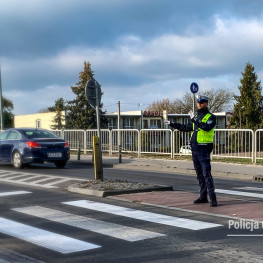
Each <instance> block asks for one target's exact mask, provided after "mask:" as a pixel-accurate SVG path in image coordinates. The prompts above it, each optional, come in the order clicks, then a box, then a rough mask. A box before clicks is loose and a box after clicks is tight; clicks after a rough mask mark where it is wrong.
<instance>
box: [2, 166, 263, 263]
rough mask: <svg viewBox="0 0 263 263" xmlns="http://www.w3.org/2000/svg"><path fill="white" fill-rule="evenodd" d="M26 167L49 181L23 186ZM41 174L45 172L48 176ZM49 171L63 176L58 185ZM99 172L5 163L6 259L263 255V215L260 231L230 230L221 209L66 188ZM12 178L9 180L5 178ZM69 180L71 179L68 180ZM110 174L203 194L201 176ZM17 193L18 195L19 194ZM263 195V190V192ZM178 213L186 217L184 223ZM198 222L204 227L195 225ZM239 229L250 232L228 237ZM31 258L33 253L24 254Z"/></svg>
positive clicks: (232, 183) (108, 174) (239, 184)
mask: <svg viewBox="0 0 263 263" xmlns="http://www.w3.org/2000/svg"><path fill="white" fill-rule="evenodd" d="M19 173H22V174H23V176H24V177H22V178H26V177H27V176H28V177H31V176H32V178H33V177H37V176H39V177H37V180H39V181H41V180H42V183H41V182H39V185H38V186H34V185H32V184H30V180H28V181H27V180H24V183H23V184H19V183H18V181H19V180H20V181H21V182H23V180H21V177H19V176H21V174H19ZM6 174H8V176H6ZM41 176H43V177H46V178H43V179H42V177H41ZM48 176H51V177H53V178H54V180H55V179H56V180H58V181H57V183H54V182H55V181H52V180H51V179H50V177H48ZM93 177H94V175H93V169H92V167H91V166H85V165H75V164H69V165H67V167H66V168H65V169H56V168H55V167H54V166H53V165H32V166H30V167H26V168H24V169H22V170H14V169H13V168H12V167H11V166H9V165H1V166H0V182H1V184H0V204H1V205H0V212H1V216H0V247H1V248H2V250H3V251H4V252H5V249H7V250H6V251H9V252H10V251H11V252H10V255H9V256H10V258H7V257H6V252H5V253H4V252H1V249H0V262H12V255H13V257H17V258H19V257H21V262H37V261H36V260H41V261H43V262H52V263H55V262H63V263H64V262H65V263H66V262H155V263H161V262H162V263H163V262H164V263H165V262H204V263H205V262H214V263H217V262H246V263H247V262H262V260H263V252H262V240H263V226H262V222H259V221H258V224H259V223H261V224H260V225H259V227H258V229H256V230H255V229H254V230H253V231H251V228H250V229H245V230H244V229H243V230H242V229H240V230H239V231H237V230H235V229H229V220H230V219H229V218H228V217H222V216H218V215H217V210H216V209H217V208H215V209H214V210H213V211H214V212H212V213H198V212H195V213H194V212H191V211H187V210H183V209H181V210H180V209H178V210H175V209H169V208H166V207H163V206H154V205H145V204H142V203H138V202H127V201H123V200H121V199H118V198H99V197H95V196H86V195H85V196H84V195H80V194H76V193H70V192H67V191H66V190H65V186H66V185H68V184H71V183H73V182H74V179H82V180H85V179H93ZM5 178H10V180H9V181H4V179H5ZM12 178H13V179H12ZM63 178H65V179H70V180H68V181H66V180H64V181H63ZM104 178H105V179H112V180H115V179H120V180H128V181H133V182H143V183H154V184H162V185H172V186H173V187H174V189H175V190H180V191H184V192H187V193H194V194H195V193H196V195H197V196H198V185H197V181H196V179H195V177H194V176H186V175H180V174H169V173H154V172H147V171H126V170H118V169H113V168H110V167H107V168H104ZM32 180H33V179H32ZM34 180H35V179H34ZM43 180H44V181H43ZM45 180H46V181H45ZM49 180H51V183H50V181H49ZM59 182H61V183H59ZM41 184H42V186H41ZM215 184H216V187H217V188H220V189H226V190H233V189H237V188H243V187H256V188H260V189H263V186H262V184H260V183H253V182H247V181H239V180H229V179H228V180H227V179H220V178H217V179H215ZM47 185H49V186H50V187H51V188H48V187H47ZM45 186H46V187H45ZM52 187H54V188H52ZM55 187H56V188H55ZM17 191H24V192H20V193H19V192H17ZM7 192H9V194H8V193H7ZM15 192H17V194H14V193H15ZM5 193H6V195H5ZM18 193H19V194H18ZM257 193H260V192H259V191H257ZM261 193H262V194H263V192H262V191H261ZM1 194H2V196H1ZM220 197H221V198H225V197H226V198H228V197H229V195H225V194H220ZM80 200H84V201H82V202H80ZM235 201H236V202H243V201H245V202H250V203H253V204H259V205H262V198H255V197H250V196H238V197H236V198H235ZM69 202H70V203H69ZM83 204H84V206H83ZM102 204H103V205H102ZM85 205H86V207H85ZM107 205H111V206H107ZM112 205H114V207H112ZM261 207H262V206H261ZM47 208H48V209H49V210H47ZM122 208H126V209H124V210H123V209H122ZM127 208H130V209H132V210H129V209H128V210H127ZM62 212H63V213H62ZM145 212H147V213H145ZM149 212H150V214H149ZM178 218H179V219H180V220H181V221H180V220H179V221H178ZM1 220H2V221H1ZM72 222H74V224H73V223H72ZM178 222H179V223H178ZM175 223H176V224H177V223H178V224H177V225H176V224H175ZM181 223H182V225H181ZM72 224H73V225H72ZM253 226H254V227H257V225H253ZM123 227H124V228H125V227H128V230H127V229H126V228H125V229H126V232H125V231H124V232H122V231H123ZM195 227H196V228H197V229H195V230H194V229H193V228H195ZM240 227H242V226H239V228H240ZM85 228H86V229H85ZM114 229H116V230H114ZM43 231H44V232H43ZM101 231H102V232H101ZM138 231H139V232H140V231H141V232H140V236H141V238H142V239H141V240H139V239H138V240H136V238H135V237H136V235H138ZM29 233H30V234H29ZM237 233H238V234H240V235H241V234H246V236H228V235H229V234H237ZM248 234H254V236H248ZM116 235H117V237H116ZM259 235H262V236H259ZM43 236H44V237H47V240H48V241H47V240H45V238H42V237H43ZM131 237H132V238H135V241H133V242H131V240H129V238H131ZM25 239H27V240H25ZM64 239H65V240H64ZM61 242H64V243H63V245H62V248H61V247H59V244H60V243H61ZM81 250H83V251H81ZM12 253H13V254H12ZM15 253H18V254H15ZM26 256H27V257H31V259H28V258H27V260H25V257H26ZM22 258H23V259H24V260H23V261H22ZM4 259H5V261H3V260H4ZM1 260H2V261H1ZM30 260H31V261H30ZM18 262H19V260H18Z"/></svg>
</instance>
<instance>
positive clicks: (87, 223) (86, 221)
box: [12, 206, 165, 242]
mask: <svg viewBox="0 0 263 263" xmlns="http://www.w3.org/2000/svg"><path fill="white" fill-rule="evenodd" d="M12 210H14V211H17V212H21V213H24V214H27V215H32V216H37V217H40V218H45V219H47V220H50V221H54V222H58V223H62V224H66V225H69V226H74V227H78V228H81V229H85V230H88V231H92V232H95V233H99V234H103V235H107V236H111V237H115V238H119V239H123V240H126V241H130V242H134V241H139V240H144V239H148V238H155V237H160V236H165V235H164V234H159V233H155V232H151V231H146V230H141V229H136V228H133V227H127V226H122V225H118V224H113V223H109V222H105V221H100V220H96V219H92V218H88V217H84V216H78V215H74V214H70V213H65V212H62V211H58V210H54V209H49V208H45V207H41V206H30V207H23V208H14V209H12Z"/></svg>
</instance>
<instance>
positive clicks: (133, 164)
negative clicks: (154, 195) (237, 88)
mask: <svg viewBox="0 0 263 263" xmlns="http://www.w3.org/2000/svg"><path fill="white" fill-rule="evenodd" d="M70 162H72V163H74V164H83V165H88V166H92V160H91V156H86V155H81V157H80V160H79V161H78V160H77V156H76V155H72V156H71V158H70ZM211 165H212V174H213V176H214V177H221V178H231V179H240V180H250V181H252V180H255V181H262V180H263V166H261V165H254V164H234V163H223V162H216V161H212V162H211ZM103 166H104V167H113V168H115V169H126V170H141V171H156V172H157V171H158V172H163V173H179V174H186V175H195V170H194V167H193V163H192V161H191V160H164V159H150V158H126V157H125V158H122V163H119V160H118V157H109V156H103ZM262 182H263V181H262Z"/></svg>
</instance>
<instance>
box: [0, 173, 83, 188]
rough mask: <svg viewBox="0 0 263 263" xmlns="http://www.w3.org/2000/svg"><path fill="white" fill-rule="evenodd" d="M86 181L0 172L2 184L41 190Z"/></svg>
mask: <svg viewBox="0 0 263 263" xmlns="http://www.w3.org/2000/svg"><path fill="white" fill-rule="evenodd" d="M70 181H84V180H83V179H78V178H74V177H63V176H54V175H45V174H34V173H25V172H20V171H15V172H13V171H6V170H0V182H7V183H14V184H18V185H28V186H33V187H41V188H59V185H60V184H62V183H66V182H70Z"/></svg>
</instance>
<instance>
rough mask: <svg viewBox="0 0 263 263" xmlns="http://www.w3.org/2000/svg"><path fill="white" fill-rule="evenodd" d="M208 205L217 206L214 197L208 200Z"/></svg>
mask: <svg viewBox="0 0 263 263" xmlns="http://www.w3.org/2000/svg"><path fill="white" fill-rule="evenodd" d="M210 206H212V207H215V206H217V201H216V199H212V200H211V201H210Z"/></svg>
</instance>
